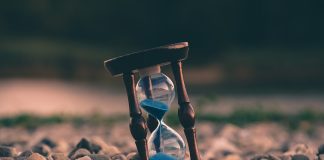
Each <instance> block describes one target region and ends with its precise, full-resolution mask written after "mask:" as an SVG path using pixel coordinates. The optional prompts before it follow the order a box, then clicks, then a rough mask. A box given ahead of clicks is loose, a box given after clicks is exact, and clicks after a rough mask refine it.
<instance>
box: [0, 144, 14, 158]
mask: <svg viewBox="0 0 324 160" xmlns="http://www.w3.org/2000/svg"><path fill="white" fill-rule="evenodd" d="M16 155H17V151H16V149H15V148H13V147H7V146H0V157H14V156H16Z"/></svg>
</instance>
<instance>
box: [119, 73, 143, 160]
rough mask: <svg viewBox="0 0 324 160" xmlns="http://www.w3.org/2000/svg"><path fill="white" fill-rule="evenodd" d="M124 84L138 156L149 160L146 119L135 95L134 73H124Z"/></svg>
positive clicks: (131, 129)
mask: <svg viewBox="0 0 324 160" xmlns="http://www.w3.org/2000/svg"><path fill="white" fill-rule="evenodd" d="M123 80H124V84H125V87H126V91H127V97H128V103H129V113H130V117H131V118H130V124H129V127H130V131H131V134H132V136H133V138H134V139H135V144H136V147H137V151H138V154H139V156H140V158H141V160H148V148H147V141H146V135H147V126H146V122H145V119H144V118H143V117H142V112H141V110H140V108H139V106H138V102H137V98H136V93H135V81H134V74H133V73H131V72H130V73H124V76H123Z"/></svg>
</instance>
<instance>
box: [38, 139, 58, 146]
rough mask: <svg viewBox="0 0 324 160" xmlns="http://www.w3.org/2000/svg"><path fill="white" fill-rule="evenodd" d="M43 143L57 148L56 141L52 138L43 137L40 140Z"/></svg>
mask: <svg viewBox="0 0 324 160" xmlns="http://www.w3.org/2000/svg"><path fill="white" fill-rule="evenodd" d="M40 143H41V144H45V145H47V146H49V147H50V148H55V147H56V146H57V144H56V142H55V141H54V140H52V139H50V138H47V137H46V138H43V139H42V140H41V141H40Z"/></svg>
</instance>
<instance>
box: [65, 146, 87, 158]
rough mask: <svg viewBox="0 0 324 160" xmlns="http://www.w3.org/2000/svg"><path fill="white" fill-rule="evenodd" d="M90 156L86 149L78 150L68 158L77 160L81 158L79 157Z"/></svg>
mask: <svg viewBox="0 0 324 160" xmlns="http://www.w3.org/2000/svg"><path fill="white" fill-rule="evenodd" d="M90 154H91V153H90V152H89V151H88V150H87V149H84V148H80V149H78V150H76V151H75V153H74V154H73V155H72V156H71V157H70V158H71V159H78V158H81V157H84V156H88V155H90Z"/></svg>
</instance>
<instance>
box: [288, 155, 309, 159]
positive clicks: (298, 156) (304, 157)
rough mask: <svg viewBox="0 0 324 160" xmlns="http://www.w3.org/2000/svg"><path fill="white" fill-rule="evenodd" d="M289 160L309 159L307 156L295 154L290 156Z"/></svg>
mask: <svg viewBox="0 0 324 160" xmlns="http://www.w3.org/2000/svg"><path fill="white" fill-rule="evenodd" d="M291 160H309V158H308V157H307V156H306V155H303V154H295V155H293V156H292V157H291Z"/></svg>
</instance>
